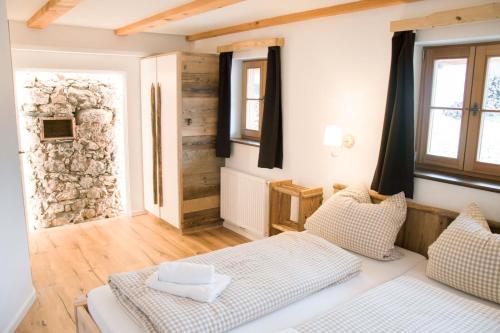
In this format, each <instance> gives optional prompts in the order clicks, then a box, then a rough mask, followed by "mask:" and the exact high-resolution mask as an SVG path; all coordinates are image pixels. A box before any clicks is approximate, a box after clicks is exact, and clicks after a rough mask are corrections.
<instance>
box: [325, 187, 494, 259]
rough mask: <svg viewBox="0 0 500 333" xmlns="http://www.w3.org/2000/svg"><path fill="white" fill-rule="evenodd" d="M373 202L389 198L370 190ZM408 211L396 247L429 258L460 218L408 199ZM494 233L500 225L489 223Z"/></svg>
mask: <svg viewBox="0 0 500 333" xmlns="http://www.w3.org/2000/svg"><path fill="white" fill-rule="evenodd" d="M344 188H346V185H342V184H334V185H333V192H334V193H336V192H338V191H340V190H342V189H344ZM370 197H371V198H372V201H373V202H380V201H383V200H385V199H386V198H387V196H385V195H381V194H378V193H377V192H375V191H372V190H370ZM406 201H407V205H408V211H407V213H406V221H405V223H404V224H403V226H402V227H401V230H400V231H399V234H398V238H397V239H396V245H397V246H399V247H402V248H405V249H407V250H410V251H413V252H417V253H420V254H422V255H424V256H426V257H427V249H428V248H429V246H430V245H431V244H432V243H434V241H435V240H436V239H437V238H438V237H439V235H440V234H441V232H443V230H444V229H446V228H447V227H448V225H449V224H450V223H451V222H453V220H455V218H456V217H457V216H458V213H457V212H454V211H451V210H447V209H442V208H436V207H431V206H426V205H422V204H419V203H416V202H414V201H413V200H410V199H406ZM488 223H489V225H490V228H491V230H492V231H493V232H494V233H500V223H499V222H495V221H488Z"/></svg>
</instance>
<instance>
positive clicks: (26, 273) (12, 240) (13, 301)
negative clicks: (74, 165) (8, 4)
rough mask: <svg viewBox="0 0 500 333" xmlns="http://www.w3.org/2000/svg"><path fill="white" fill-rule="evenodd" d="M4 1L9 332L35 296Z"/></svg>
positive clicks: (2, 325)
mask: <svg viewBox="0 0 500 333" xmlns="http://www.w3.org/2000/svg"><path fill="white" fill-rule="evenodd" d="M11 71H12V68H11V56H10V45H9V31H8V25H7V17H6V12H5V1H4V0H0V73H2V74H3V75H2V78H1V84H0V159H1V161H2V162H1V163H0V180H1V183H0V184H1V185H0V211H1V212H2V217H1V220H0V267H1V270H0V332H13V331H14V329H15V328H16V326H17V325H18V323H19V321H20V320H21V319H22V318H23V317H24V314H25V312H26V311H27V310H28V309H29V307H30V306H31V304H32V303H33V301H34V299H35V291H34V289H33V285H32V282H31V269H30V261H29V254H28V239H27V232H26V223H25V218H24V207H23V196H22V192H21V191H22V190H21V173H20V168H19V158H18V154H17V131H16V112H15V107H14V86H13V82H12V76H11V75H10V73H11Z"/></svg>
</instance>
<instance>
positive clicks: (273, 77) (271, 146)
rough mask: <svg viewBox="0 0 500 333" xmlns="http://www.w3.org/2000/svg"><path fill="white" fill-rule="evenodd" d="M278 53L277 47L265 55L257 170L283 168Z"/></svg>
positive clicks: (279, 58) (279, 61) (279, 59)
mask: <svg viewBox="0 0 500 333" xmlns="http://www.w3.org/2000/svg"><path fill="white" fill-rule="evenodd" d="M280 53H281V52H280V47H279V46H272V47H270V48H269V50H268V54H267V78H266V80H267V81H266V94H265V96H264V114H263V116H262V129H261V134H260V151H259V168H268V169H272V168H280V169H281V168H282V167H283V126H282V123H281V122H282V119H281V118H282V113H281V56H280Z"/></svg>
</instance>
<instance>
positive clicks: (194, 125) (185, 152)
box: [181, 53, 224, 232]
mask: <svg viewBox="0 0 500 333" xmlns="http://www.w3.org/2000/svg"><path fill="white" fill-rule="evenodd" d="M181 81H182V122H183V123H182V127H181V128H182V182H183V197H182V200H183V223H182V230H183V232H186V231H187V232H189V230H193V229H198V228H200V227H203V226H213V225H216V224H220V223H221V221H222V220H221V218H220V198H219V195H220V168H221V167H222V166H224V159H221V158H217V157H216V156H215V136H216V132H217V104H218V84H219V58H218V56H217V55H207V54H192V53H184V54H182V69H181Z"/></svg>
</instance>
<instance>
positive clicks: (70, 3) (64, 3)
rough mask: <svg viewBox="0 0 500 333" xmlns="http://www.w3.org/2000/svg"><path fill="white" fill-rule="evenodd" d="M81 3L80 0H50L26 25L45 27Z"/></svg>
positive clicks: (38, 27)
mask: <svg viewBox="0 0 500 333" xmlns="http://www.w3.org/2000/svg"><path fill="white" fill-rule="evenodd" d="M79 3H80V0H49V1H47V3H46V4H45V5H43V6H42V7H41V8H40V9H39V10H38V11H37V12H36V13H35V14H33V16H32V17H31V18H30V19H29V20H28V21H27V22H26V25H27V26H28V28H33V29H44V28H46V27H47V26H48V25H49V24H51V23H52V22H54V21H55V20H56V19H57V18H59V17H61V16H62V15H64V14H66V13H67V12H68V11H70V10H71V9H73V8H74V7H75V6H76V5H78V4H79Z"/></svg>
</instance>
